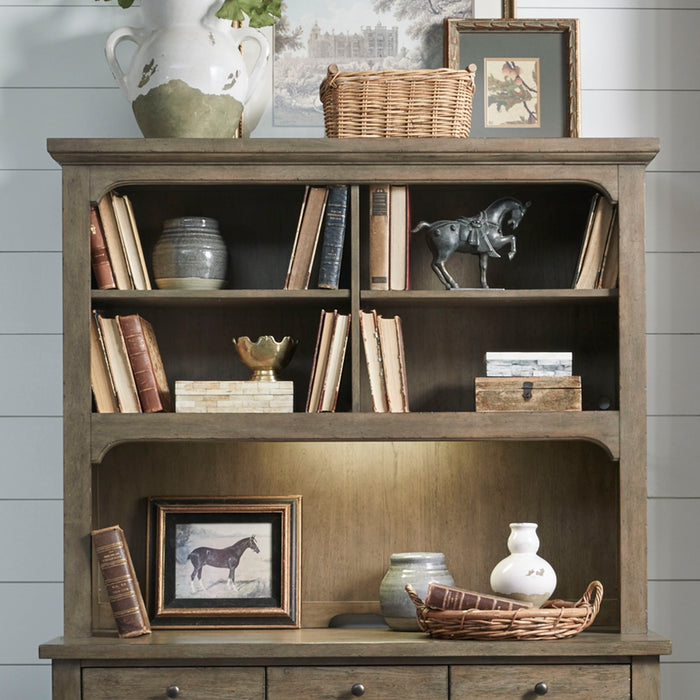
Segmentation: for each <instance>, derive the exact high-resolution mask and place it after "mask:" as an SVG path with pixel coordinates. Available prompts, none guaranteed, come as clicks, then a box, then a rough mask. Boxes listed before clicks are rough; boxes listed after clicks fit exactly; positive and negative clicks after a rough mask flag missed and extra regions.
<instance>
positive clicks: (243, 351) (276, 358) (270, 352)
mask: <svg viewBox="0 0 700 700" xmlns="http://www.w3.org/2000/svg"><path fill="white" fill-rule="evenodd" d="M233 344H234V345H235V346H236V350H237V351H238V356H239V357H240V358H241V361H242V362H243V364H244V365H245V366H246V367H247V368H248V369H249V370H251V371H252V372H253V374H252V376H251V378H250V380H251V381H253V382H276V381H277V372H280V371H281V370H283V369H284V368H285V367H286V366H287V365H288V364H289V361H290V360H291V359H292V355H294V351H295V350H296V348H297V344H298V341H296V340H294V339H293V338H291V337H290V336H288V335H287V336H285V337H284V338H282V340H280V341H277V340H275V339H274V338H273V337H272V336H271V335H261V336H260V337H259V338H258V339H257V340H256V341H255V342H253V341H252V340H251V339H250V338H249V337H248V336H247V335H243V336H241V337H240V338H234V339H233Z"/></svg>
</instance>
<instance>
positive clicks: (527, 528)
mask: <svg viewBox="0 0 700 700" xmlns="http://www.w3.org/2000/svg"><path fill="white" fill-rule="evenodd" d="M539 547H540V539H539V537H538V536H537V523H511V524H510V536H509V537H508V550H509V551H510V555H509V556H507V557H506V558H505V559H502V560H501V561H499V562H498V564H496V566H495V567H494V569H493V571H492V572H491V588H492V590H493V592H494V593H496V594H498V595H502V596H506V597H507V598H514V599H515V600H522V601H525V602H528V603H532V604H533V605H535V606H536V607H539V606H540V605H542V603H544V602H545V601H547V600H549V598H550V597H551V595H552V593H553V592H554V589H555V588H556V587H557V575H556V573H555V572H554V569H553V568H552V566H551V565H550V564H549V563H548V562H547V561H545V560H544V559H543V558H542V557H541V556H539V555H538V554H537V550H538V549H539Z"/></svg>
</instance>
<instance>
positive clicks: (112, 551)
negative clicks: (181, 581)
mask: <svg viewBox="0 0 700 700" xmlns="http://www.w3.org/2000/svg"><path fill="white" fill-rule="evenodd" d="M92 542H93V545H94V546H95V554H96V556H97V561H98V563H99V565H100V571H102V578H103V579H104V582H105V587H106V588H107V597H108V598H109V604H110V606H111V607H112V613H113V615H114V621H115V622H116V624H117V632H118V633H119V636H120V637H124V638H126V637H140V636H141V635H143V634H150V632H151V625H150V623H149V622H148V613H147V612H146V606H145V605H144V602H143V596H142V595H141V589H140V588H139V582H138V580H137V579H136V574H135V573H134V565H133V563H132V561H131V555H130V554H129V548H128V546H127V544H126V539H125V537H124V531H123V530H122V529H121V528H120V527H119V525H113V526H112V527H106V528H103V529H101V530H93V531H92Z"/></svg>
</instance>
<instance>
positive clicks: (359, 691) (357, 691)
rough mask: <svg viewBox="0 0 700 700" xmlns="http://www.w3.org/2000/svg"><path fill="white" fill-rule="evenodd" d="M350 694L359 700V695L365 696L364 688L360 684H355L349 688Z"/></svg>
mask: <svg viewBox="0 0 700 700" xmlns="http://www.w3.org/2000/svg"><path fill="white" fill-rule="evenodd" d="M350 692H351V693H352V694H353V695H354V696H355V697H356V698H359V697H360V696H361V695H364V694H365V686H364V685H362V683H355V685H353V686H352V688H350Z"/></svg>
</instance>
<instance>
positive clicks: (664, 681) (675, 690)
mask: <svg viewBox="0 0 700 700" xmlns="http://www.w3.org/2000/svg"><path fill="white" fill-rule="evenodd" d="M665 661H666V657H661V698H662V700H682V699H683V698H694V697H697V693H698V679H699V678H700V663H698V664H693V663H685V664H684V663H681V664H679V663H669V662H666V663H664V662H665Z"/></svg>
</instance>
